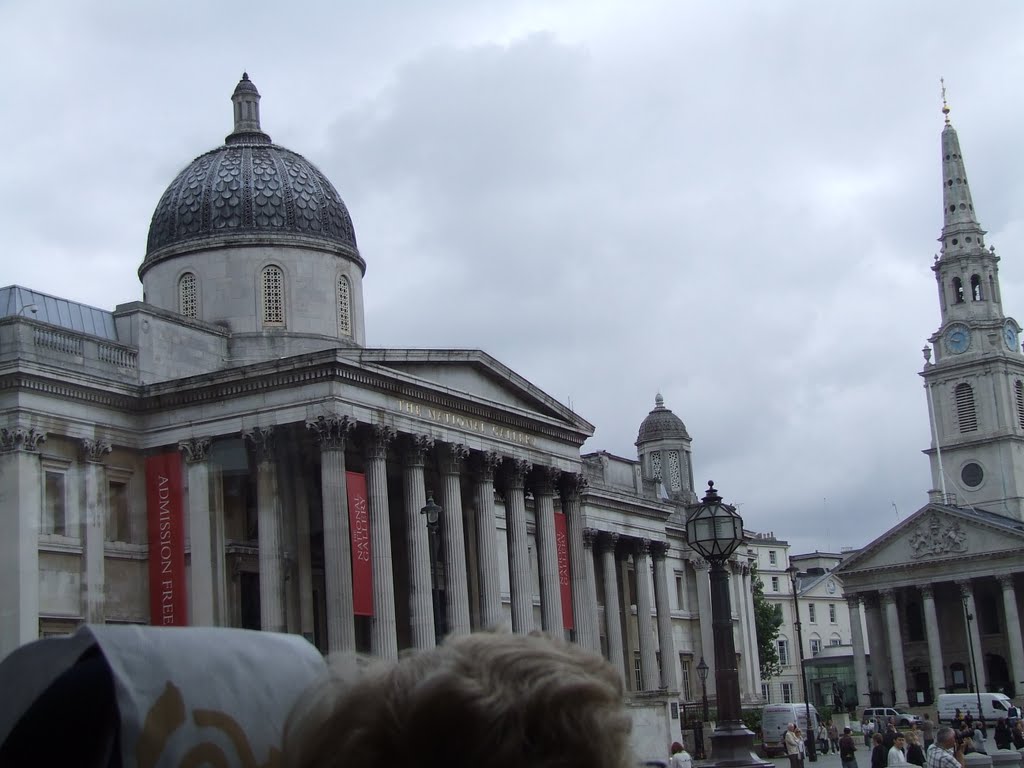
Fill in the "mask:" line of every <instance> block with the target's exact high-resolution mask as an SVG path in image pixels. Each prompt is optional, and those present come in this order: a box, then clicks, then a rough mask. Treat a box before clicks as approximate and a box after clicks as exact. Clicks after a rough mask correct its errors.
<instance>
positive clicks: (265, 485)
mask: <svg viewBox="0 0 1024 768" xmlns="http://www.w3.org/2000/svg"><path fill="white" fill-rule="evenodd" d="M242 436H243V437H244V438H245V439H246V441H247V442H248V443H249V446H250V448H251V449H252V451H253V456H254V458H255V460H256V514H257V518H258V522H257V525H258V528H259V532H258V533H259V548H260V553H259V562H260V628H261V629H263V630H264V631H266V632H284V631H285V624H284V586H283V584H284V582H283V581H282V576H283V573H284V562H283V561H284V553H283V552H282V550H281V512H280V507H279V500H278V495H277V493H278V488H277V467H275V466H274V427H253V428H252V429H247V430H245V431H243V432H242Z"/></svg>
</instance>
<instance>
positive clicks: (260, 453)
mask: <svg viewBox="0 0 1024 768" xmlns="http://www.w3.org/2000/svg"><path fill="white" fill-rule="evenodd" d="M242 438H243V439H244V440H245V442H246V443H247V444H248V445H249V448H250V449H252V452H253V456H255V458H256V461H257V462H261V461H270V459H271V458H273V455H274V428H273V427H251V428H249V429H243V430H242Z"/></svg>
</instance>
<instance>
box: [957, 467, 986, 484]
mask: <svg viewBox="0 0 1024 768" xmlns="http://www.w3.org/2000/svg"><path fill="white" fill-rule="evenodd" d="M960 479H961V480H963V481H964V485H966V486H967V487H968V488H977V487H978V486H979V485H981V481H982V480H984V479H985V472H984V470H982V468H981V464H978V463H976V462H973V461H972V462H971V463H970V464H966V465H964V468H963V469H961V470H960Z"/></svg>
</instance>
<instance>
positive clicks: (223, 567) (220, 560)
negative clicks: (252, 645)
mask: <svg viewBox="0 0 1024 768" xmlns="http://www.w3.org/2000/svg"><path fill="white" fill-rule="evenodd" d="M209 467H210V471H209V482H210V499H211V501H210V517H211V519H210V564H211V566H212V568H213V623H214V624H215V625H216V626H218V627H230V626H231V615H230V609H229V607H228V580H229V579H230V576H229V575H228V571H227V568H228V564H227V559H226V557H225V553H226V547H227V534H226V533H225V531H224V474H223V471H222V470H221V468H220V467H219V466H218V465H216V464H212V463H211V464H209Z"/></svg>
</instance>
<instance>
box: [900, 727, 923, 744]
mask: <svg viewBox="0 0 1024 768" xmlns="http://www.w3.org/2000/svg"><path fill="white" fill-rule="evenodd" d="M903 735H904V736H906V737H907V744H918V743H919V742H918V740H917V731H915V730H909V731H907V732H906V733H905V734H903Z"/></svg>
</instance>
